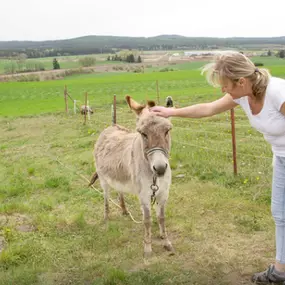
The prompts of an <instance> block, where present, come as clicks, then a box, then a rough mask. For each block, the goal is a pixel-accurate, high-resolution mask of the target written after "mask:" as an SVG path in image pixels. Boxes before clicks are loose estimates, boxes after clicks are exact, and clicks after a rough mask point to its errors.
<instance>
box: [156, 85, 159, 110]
mask: <svg viewBox="0 0 285 285" xmlns="http://www.w3.org/2000/svg"><path fill="white" fill-rule="evenodd" d="M156 95H157V104H158V105H159V87H158V80H156Z"/></svg>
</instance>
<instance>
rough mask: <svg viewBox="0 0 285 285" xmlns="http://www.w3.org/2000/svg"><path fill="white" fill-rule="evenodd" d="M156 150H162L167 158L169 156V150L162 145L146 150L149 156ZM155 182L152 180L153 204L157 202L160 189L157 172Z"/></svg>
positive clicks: (154, 177) (154, 176)
mask: <svg viewBox="0 0 285 285" xmlns="http://www.w3.org/2000/svg"><path fill="white" fill-rule="evenodd" d="M156 151H160V152H162V153H163V154H164V155H165V156H166V157H167V158H168V151H167V150H165V149H164V148H162V147H152V148H150V149H148V150H147V151H146V152H145V154H146V156H149V155H151V154H152V153H154V152H156ZM152 179H153V182H152V184H151V185H150V189H151V190H152V195H151V204H152V205H153V204H154V203H155V200H156V198H155V193H156V192H157V191H158V189H159V186H158V185H157V184H156V181H157V174H156V173H155V174H154V175H153V178H152Z"/></svg>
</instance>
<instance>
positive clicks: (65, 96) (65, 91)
mask: <svg viewBox="0 0 285 285" xmlns="http://www.w3.org/2000/svg"><path fill="white" fill-rule="evenodd" d="M64 102H65V113H66V114H67V113H68V103H67V88H66V85H65V86H64Z"/></svg>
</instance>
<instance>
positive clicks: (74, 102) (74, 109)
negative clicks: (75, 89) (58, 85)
mask: <svg viewBox="0 0 285 285" xmlns="http://www.w3.org/2000/svg"><path fill="white" fill-rule="evenodd" d="M73 112H74V114H76V100H74V101H73Z"/></svg>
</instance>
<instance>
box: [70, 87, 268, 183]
mask: <svg viewBox="0 0 285 285" xmlns="http://www.w3.org/2000/svg"><path fill="white" fill-rule="evenodd" d="M156 87H157V100H160V102H161V105H163V103H162V102H164V100H162V98H160V99H159V97H160V96H161V95H160V93H159V92H160V90H159V87H158V84H157V85H156ZM69 97H70V98H71V96H69ZM71 99H72V98H71ZM119 99H120V100H119V101H123V99H122V98H121V97H119ZM72 100H73V99H72ZM85 102H86V101H85ZM117 102H118V99H117V96H116V95H114V96H113V101H111V100H110V104H109V107H106V106H100V105H99V104H98V105H97V107H96V108H95V109H94V110H93V111H94V114H93V115H92V117H91V116H90V115H88V121H90V124H92V126H96V128H97V129H98V131H99V132H100V131H101V130H103V129H104V128H106V127H107V126H110V125H111V124H113V123H117V124H120V125H123V126H125V127H127V128H129V129H132V130H135V126H136V125H135V124H136V119H135V115H134V114H133V113H132V111H131V110H130V109H129V108H128V107H127V105H126V104H125V105H122V104H119V105H118V104H117ZM76 103H78V101H76ZM175 103H177V105H183V104H182V103H181V102H179V101H175ZM198 103H201V102H197V101H193V102H192V101H190V100H189V101H188V105H194V104H198ZM92 105H96V104H92ZM76 109H77V110H78V109H80V107H79V106H77V107H76ZM74 110H75V108H74ZM74 113H76V112H75V111H74ZM82 121H83V120H82ZM171 122H172V124H173V130H172V139H171V141H172V148H171V153H172V155H171V159H172V162H171V163H172V166H173V168H174V169H175V170H176V172H177V173H178V172H181V173H183V171H185V172H187V174H189V169H190V175H191V174H193V175H194V176H195V175H197V173H199V175H200V176H201V177H204V176H205V177H209V176H211V175H213V179H215V177H216V178H217V179H221V176H223V175H226V176H229V175H232V176H233V177H234V176H235V175H238V176H239V177H242V179H244V183H245V184H246V183H248V181H254V183H255V185H257V187H258V185H260V186H261V185H262V186H263V187H264V185H265V187H268V188H269V187H270V181H271V166H272V165H271V164H272V153H271V149H270V146H269V145H268V144H267V143H266V142H265V140H264V138H263V136H262V135H261V134H260V133H258V132H257V131H255V130H254V129H253V128H252V127H251V126H250V124H249V122H248V120H247V118H246V115H245V114H244V113H243V111H242V110H240V108H236V109H235V111H234V113H233V112H232V113H231V112H225V113H222V114H219V115H216V116H214V117H210V118H200V119H182V118H171ZM85 123H86V117H85ZM233 132H234V133H233ZM185 165H186V166H187V167H185V169H186V170H185V169H183V166H185Z"/></svg>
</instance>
